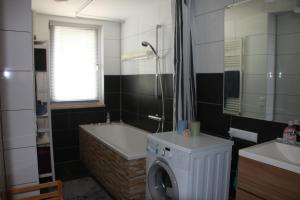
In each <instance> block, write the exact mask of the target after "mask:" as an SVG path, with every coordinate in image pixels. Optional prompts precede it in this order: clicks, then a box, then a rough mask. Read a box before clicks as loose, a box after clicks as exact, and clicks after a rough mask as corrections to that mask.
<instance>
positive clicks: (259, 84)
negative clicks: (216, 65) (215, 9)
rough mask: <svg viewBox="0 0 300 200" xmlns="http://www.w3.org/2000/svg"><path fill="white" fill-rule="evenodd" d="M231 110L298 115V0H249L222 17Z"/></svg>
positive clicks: (278, 117) (283, 117) (271, 116)
mask: <svg viewBox="0 0 300 200" xmlns="http://www.w3.org/2000/svg"><path fill="white" fill-rule="evenodd" d="M223 112H224V113H227V114H231V115H238V116H243V117H250V118H256V119H264V120H269V121H276V122H284V123H287V122H288V121H289V120H294V119H299V118H300V1H298V0H250V1H244V2H241V3H237V4H233V5H230V6H228V7H227V8H226V9H225V16H224V104H223Z"/></svg>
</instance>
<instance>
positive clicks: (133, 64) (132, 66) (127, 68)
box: [121, 60, 139, 75]
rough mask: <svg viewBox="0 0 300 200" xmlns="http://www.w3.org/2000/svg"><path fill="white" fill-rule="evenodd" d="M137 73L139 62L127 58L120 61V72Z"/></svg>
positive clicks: (123, 73) (125, 73)
mask: <svg viewBox="0 0 300 200" xmlns="http://www.w3.org/2000/svg"><path fill="white" fill-rule="evenodd" d="M138 73H139V63H138V61H137V60H128V61H123V62H122V67H121V74H122V75H130V74H138Z"/></svg>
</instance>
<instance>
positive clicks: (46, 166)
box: [34, 41, 55, 180]
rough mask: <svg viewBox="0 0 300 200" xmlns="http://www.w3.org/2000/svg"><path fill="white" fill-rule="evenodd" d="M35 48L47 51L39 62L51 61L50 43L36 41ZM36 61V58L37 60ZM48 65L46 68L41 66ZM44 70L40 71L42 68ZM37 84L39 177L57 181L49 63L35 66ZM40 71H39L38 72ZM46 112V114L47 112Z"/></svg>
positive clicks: (41, 55)
mask: <svg viewBox="0 0 300 200" xmlns="http://www.w3.org/2000/svg"><path fill="white" fill-rule="evenodd" d="M34 47H35V48H38V49H45V50H44V52H45V53H43V54H35V56H40V58H37V59H38V60H49V59H48V58H47V57H48V52H49V51H48V42H47V41H34ZM35 60H36V58H35ZM41 63H42V64H46V66H40V65H41ZM41 67H42V68H43V69H44V70H38V69H40V68H41ZM35 69H36V71H35V84H36V102H39V103H37V104H36V106H37V109H36V110H38V111H39V112H40V113H44V114H39V115H38V114H37V115H36V117H37V141H36V142H37V152H38V164H39V173H40V175H39V177H40V178H52V180H55V169H54V158H53V144H52V143H53V142H52V129H51V112H49V111H50V110H51V109H50V96H49V83H48V81H49V77H48V76H49V74H48V63H47V62H39V67H36V66H35ZM37 70H38V71H37ZM45 106H46V108H45ZM45 110H46V112H45ZM41 111H43V112H41Z"/></svg>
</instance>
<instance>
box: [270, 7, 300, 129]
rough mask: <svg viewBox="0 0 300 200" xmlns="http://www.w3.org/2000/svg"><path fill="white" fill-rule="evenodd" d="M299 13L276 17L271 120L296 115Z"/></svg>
mask: <svg viewBox="0 0 300 200" xmlns="http://www.w3.org/2000/svg"><path fill="white" fill-rule="evenodd" d="M299 24H300V14H295V13H292V12H290V13H285V14H282V15H279V16H278V17H277V61H276V96H275V121H280V122H285V123H287V122H288V121H289V120H293V119H299V118H300V87H299V86H300V67H299V63H300V26H299Z"/></svg>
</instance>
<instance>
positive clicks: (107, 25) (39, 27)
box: [33, 13, 121, 75]
mask: <svg viewBox="0 0 300 200" xmlns="http://www.w3.org/2000/svg"><path fill="white" fill-rule="evenodd" d="M50 20H54V21H62V22H71V23H79V24H92V25H98V26H101V27H102V35H101V38H102V39H103V40H102V42H103V46H102V45H101V46H102V49H103V54H102V55H103V56H102V59H103V60H102V61H101V63H102V65H103V68H104V75H119V74H120V57H121V56H120V55H121V53H120V51H121V50H120V49H121V40H120V39H121V25H120V23H119V22H110V21H102V20H94V19H82V18H70V17H60V16H52V15H44V14H39V13H35V14H34V16H33V33H34V35H35V36H36V37H37V40H46V41H49V38H50V35H49V21H50Z"/></svg>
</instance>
